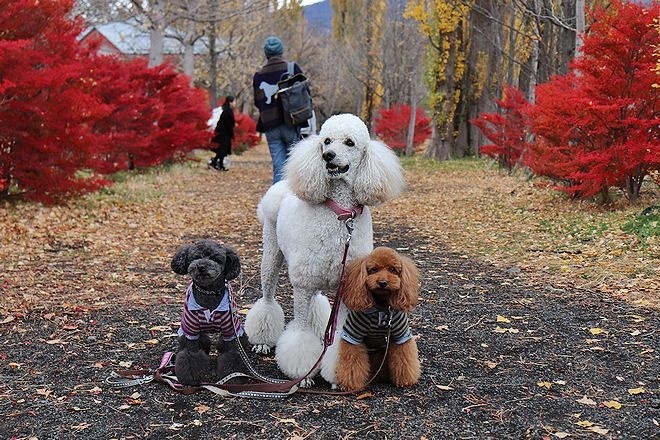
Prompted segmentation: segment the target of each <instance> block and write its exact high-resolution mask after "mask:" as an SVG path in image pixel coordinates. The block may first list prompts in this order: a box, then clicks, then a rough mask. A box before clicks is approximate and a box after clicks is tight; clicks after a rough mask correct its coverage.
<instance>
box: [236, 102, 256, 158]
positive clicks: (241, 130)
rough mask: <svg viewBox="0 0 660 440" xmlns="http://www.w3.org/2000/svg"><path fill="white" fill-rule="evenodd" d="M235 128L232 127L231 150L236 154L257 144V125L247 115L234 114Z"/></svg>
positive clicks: (237, 112)
mask: <svg viewBox="0 0 660 440" xmlns="http://www.w3.org/2000/svg"><path fill="white" fill-rule="evenodd" d="M234 119H235V120H236V126H235V127H234V140H233V142H232V143H233V145H232V150H233V151H234V152H236V153H238V154H240V153H242V152H244V151H245V150H247V149H248V148H252V147H254V146H255V145H257V144H258V143H259V134H258V133H257V123H256V122H255V121H254V119H252V118H251V117H250V116H249V115H247V114H245V113H241V112H239V111H235V112H234Z"/></svg>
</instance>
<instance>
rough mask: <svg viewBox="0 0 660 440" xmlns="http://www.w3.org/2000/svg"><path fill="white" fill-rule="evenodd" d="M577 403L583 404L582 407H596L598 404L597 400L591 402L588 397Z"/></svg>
mask: <svg viewBox="0 0 660 440" xmlns="http://www.w3.org/2000/svg"><path fill="white" fill-rule="evenodd" d="M576 402H577V403H581V404H582V405H589V406H596V405H597V403H596V401H595V400H591V399H590V398H588V397H587V396H584V397H582V399H580V400H576Z"/></svg>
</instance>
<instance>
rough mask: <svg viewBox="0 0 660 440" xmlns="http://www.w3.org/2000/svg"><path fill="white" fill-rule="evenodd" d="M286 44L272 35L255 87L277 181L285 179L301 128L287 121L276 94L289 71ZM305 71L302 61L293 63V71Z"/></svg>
mask: <svg viewBox="0 0 660 440" xmlns="http://www.w3.org/2000/svg"><path fill="white" fill-rule="evenodd" d="M283 53H284V45H283V44H282V40H280V39H279V38H277V37H268V38H266V41H265V42H264V55H266V59H267V60H268V61H267V62H266V64H264V65H263V67H262V68H261V69H260V70H259V71H258V72H256V73H255V74H254V76H253V78H252V88H253V91H254V105H256V106H257V108H258V109H259V123H258V124H257V126H258V127H259V128H258V130H259V131H261V132H263V133H265V134H266V141H267V142H268V150H269V151H270V157H271V158H272V159H273V183H277V182H278V181H279V180H280V179H282V173H283V172H284V163H285V162H286V160H287V158H288V157H289V151H290V150H291V147H292V145H293V144H294V143H296V142H297V141H299V140H300V130H299V129H298V128H296V127H290V126H288V125H287V124H286V123H285V122H284V116H283V114H282V106H281V105H280V102H279V100H278V99H277V98H276V97H275V93H276V92H277V83H278V81H280V80H281V79H282V75H283V74H285V73H286V72H287V62H286V60H284V59H283V58H282V54H283ZM297 73H302V69H301V68H300V66H298V64H295V63H294V65H293V74H294V75H295V74H297Z"/></svg>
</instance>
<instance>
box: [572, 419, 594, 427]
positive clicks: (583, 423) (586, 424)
mask: <svg viewBox="0 0 660 440" xmlns="http://www.w3.org/2000/svg"><path fill="white" fill-rule="evenodd" d="M575 424H576V425H578V426H581V427H583V428H588V427H590V426H594V424H593V423H591V422H590V421H589V420H580V421H579V422H575Z"/></svg>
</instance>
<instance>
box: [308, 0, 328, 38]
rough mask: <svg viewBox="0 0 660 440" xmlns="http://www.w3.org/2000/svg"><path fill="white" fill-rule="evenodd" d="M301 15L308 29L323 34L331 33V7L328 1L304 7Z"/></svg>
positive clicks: (324, 0)
mask: <svg viewBox="0 0 660 440" xmlns="http://www.w3.org/2000/svg"><path fill="white" fill-rule="evenodd" d="M303 15H304V16H305V19H307V25H308V26H309V29H311V30H313V31H316V32H319V33H324V34H329V33H330V32H331V31H332V7H331V6H330V0H323V1H321V2H318V3H314V4H311V5H307V6H304V7H303Z"/></svg>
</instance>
